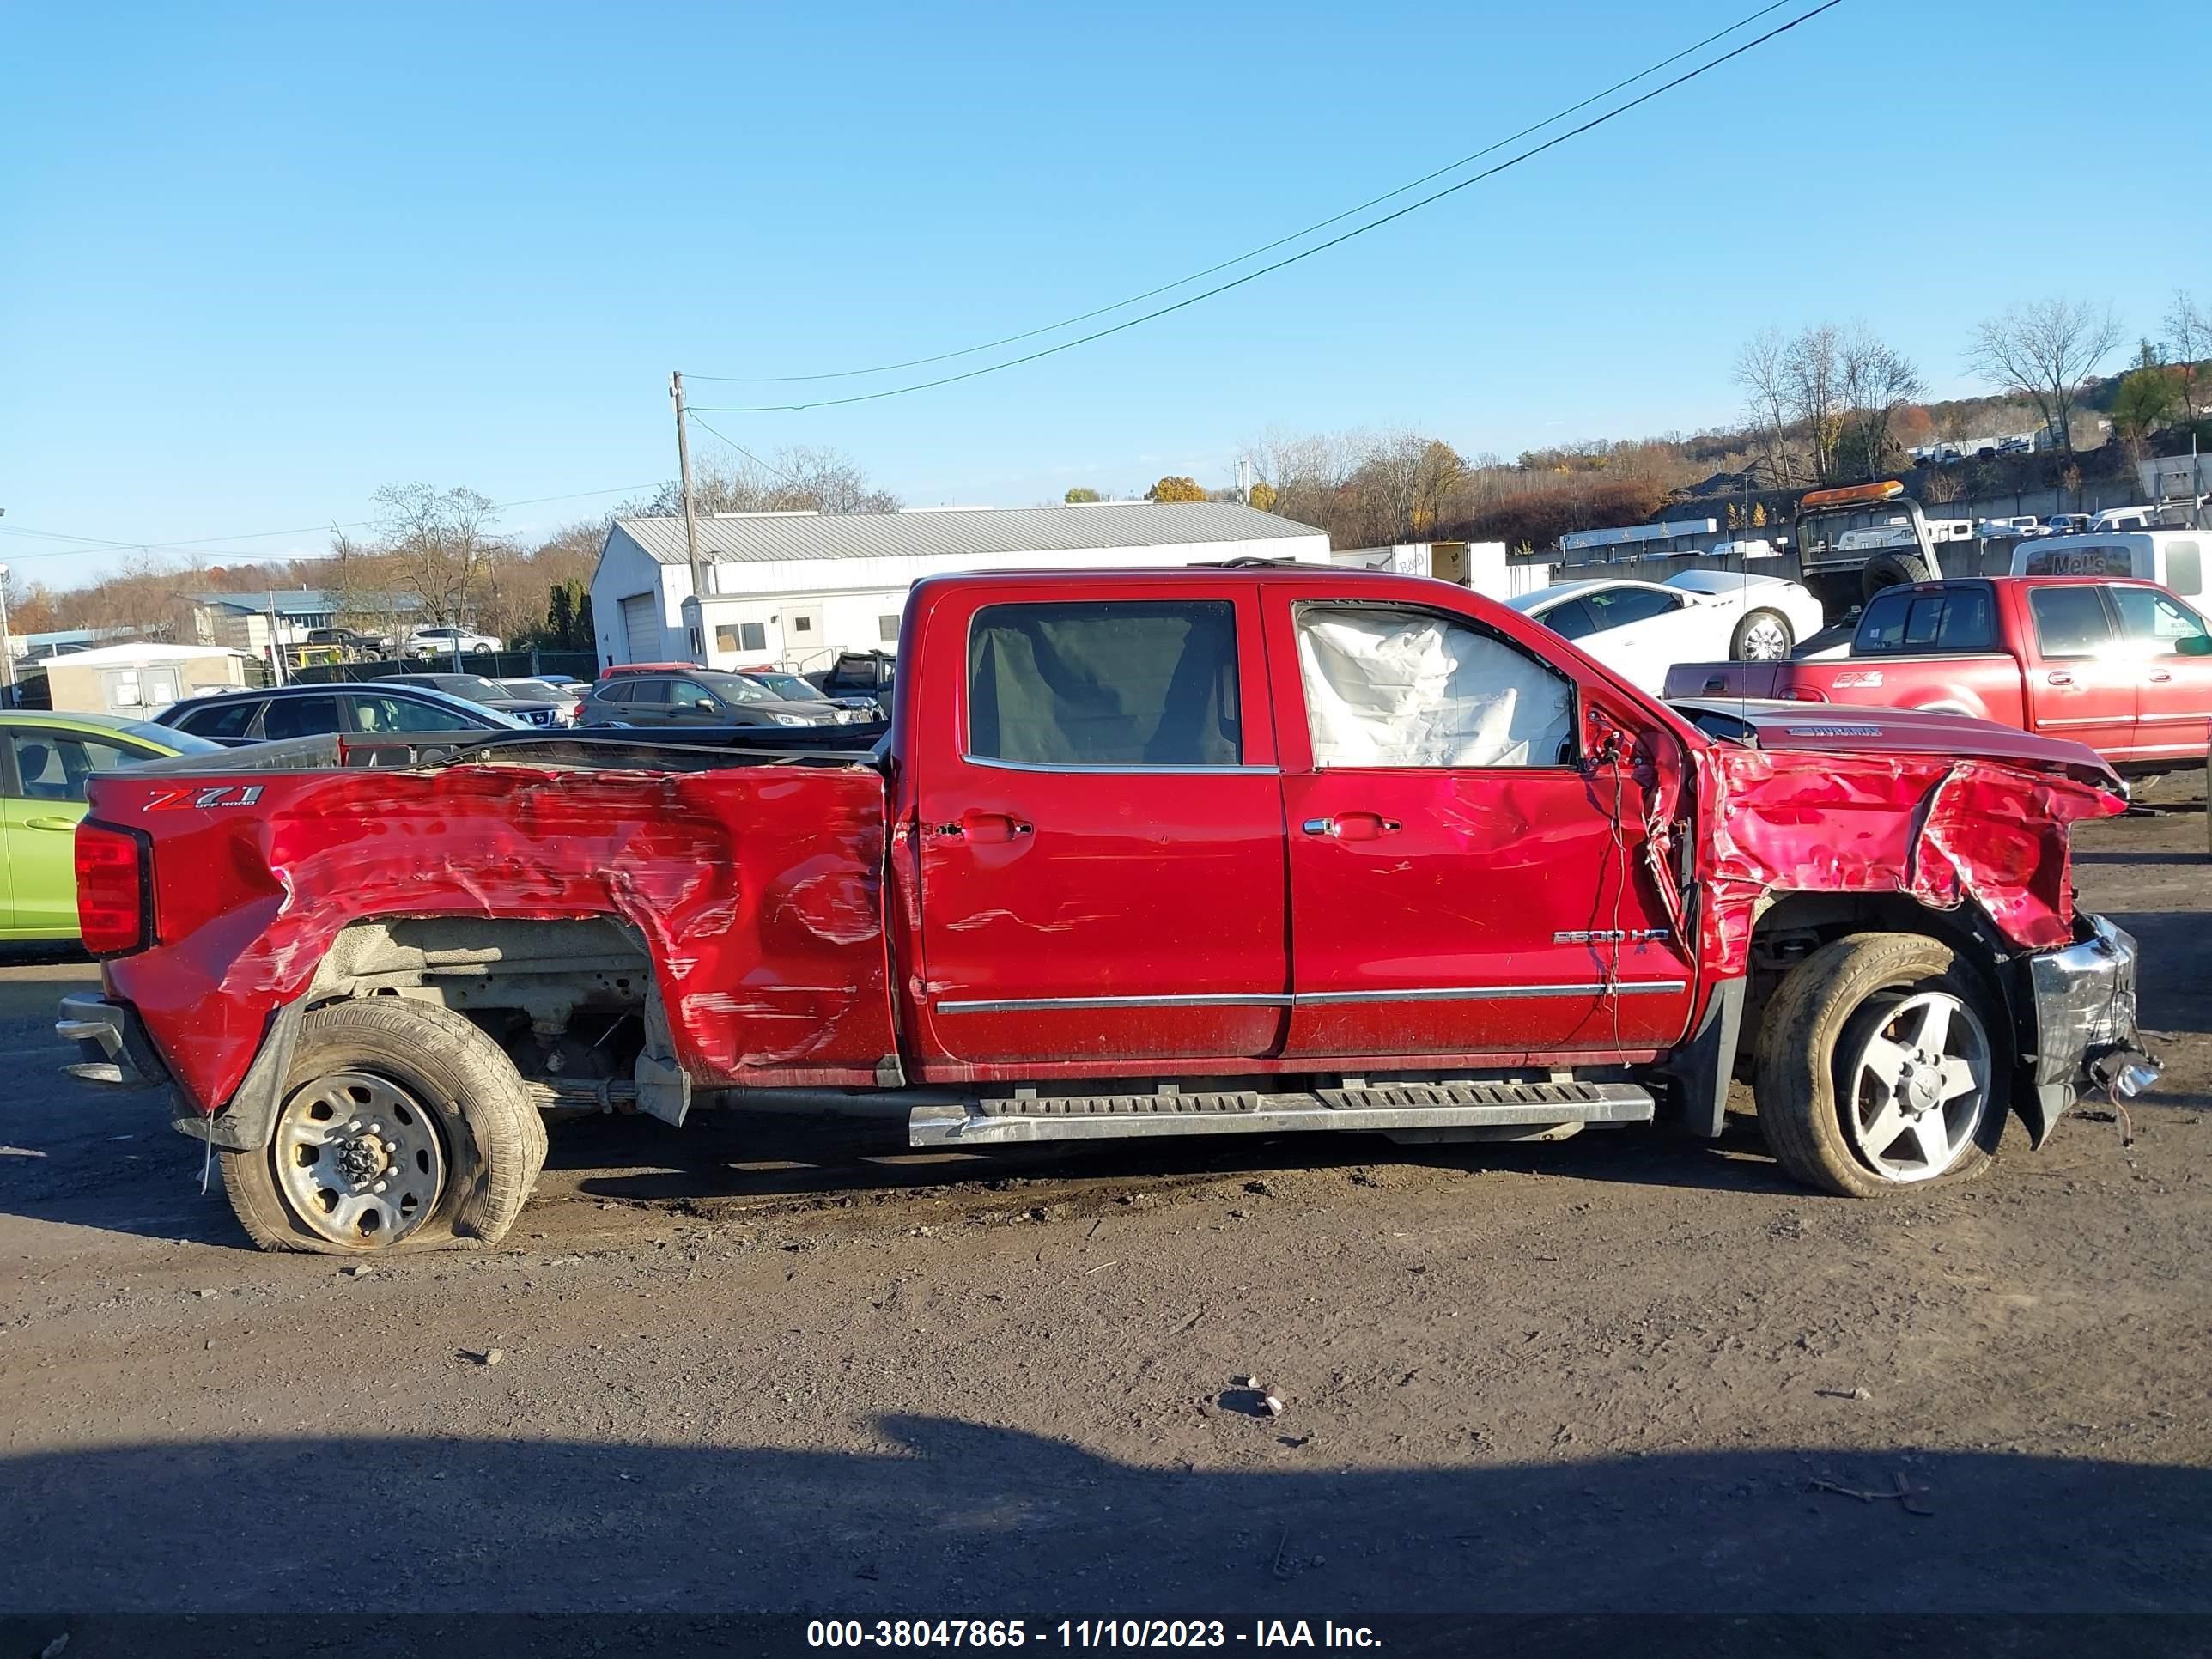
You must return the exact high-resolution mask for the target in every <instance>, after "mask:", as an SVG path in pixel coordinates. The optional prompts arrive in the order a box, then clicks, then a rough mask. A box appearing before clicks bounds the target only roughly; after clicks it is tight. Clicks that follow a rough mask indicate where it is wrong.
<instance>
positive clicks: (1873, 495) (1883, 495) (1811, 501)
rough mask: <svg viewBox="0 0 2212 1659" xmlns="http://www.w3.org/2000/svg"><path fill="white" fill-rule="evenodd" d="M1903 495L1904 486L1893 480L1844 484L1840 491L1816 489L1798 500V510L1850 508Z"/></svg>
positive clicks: (1891, 499) (1894, 498) (1890, 499)
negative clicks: (1860, 503)
mask: <svg viewBox="0 0 2212 1659" xmlns="http://www.w3.org/2000/svg"><path fill="white" fill-rule="evenodd" d="M1904 493H1905V486H1904V485H1903V484H1901V483H1898V481H1897V480H1896V479H1894V478H1892V479H1891V480H1890V481H1889V482H1888V483H1870V484H1846V485H1844V487H1843V488H1842V489H1816V490H1814V492H1813V493H1812V494H1811V495H1805V496H1802V497H1800V498H1799V500H1798V502H1797V505H1798V507H1800V508H1803V507H1850V506H1852V505H1855V504H1857V503H1858V502H1862V501H1895V500H1896V499H1897V498H1898V497H1899V495H1903V494H1904Z"/></svg>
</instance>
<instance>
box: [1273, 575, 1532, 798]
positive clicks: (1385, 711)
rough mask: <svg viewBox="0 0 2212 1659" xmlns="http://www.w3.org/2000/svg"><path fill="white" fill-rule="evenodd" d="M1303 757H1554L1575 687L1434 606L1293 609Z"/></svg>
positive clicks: (1493, 762) (1328, 760)
mask: <svg viewBox="0 0 2212 1659" xmlns="http://www.w3.org/2000/svg"><path fill="white" fill-rule="evenodd" d="M1297 630H1298V673H1299V678H1300V680H1301V681H1302V682H1303V684H1304V687H1305V697H1306V724H1307V728H1308V730H1309V731H1310V733H1311V735H1312V738H1313V751H1314V764H1315V765H1316V766H1318V767H1344V766H1387V767H1402V766H1424V767H1453V768H1464V767H1490V766H1562V765H1565V764H1568V763H1570V762H1571V759H1572V755H1573V747H1572V737H1573V732H1574V704H1575V700H1574V687H1573V685H1572V683H1571V682H1570V681H1569V680H1568V679H1567V678H1566V677H1565V675H1563V674H1561V673H1560V672H1559V671H1558V670H1557V669H1555V668H1553V666H1552V665H1550V664H1548V663H1547V662H1544V661H1542V660H1541V659H1538V658H1536V657H1533V656H1531V655H1529V654H1528V653H1527V652H1525V651H1523V650H1522V649H1521V648H1520V647H1518V646H1516V645H1511V644H1509V643H1507V642H1506V641H1504V640H1502V639H1499V638H1498V636H1497V635H1493V634H1489V633H1486V632H1484V631H1482V630H1480V629H1477V628H1475V627H1474V626H1473V625H1472V624H1470V623H1466V622H1463V621H1461V620H1459V619H1458V618H1455V617H1444V616H1440V615H1438V614H1437V613H1436V612H1433V611H1410V610H1398V609H1395V608H1392V607H1389V606H1383V605H1300V606H1299V607H1298V609H1297Z"/></svg>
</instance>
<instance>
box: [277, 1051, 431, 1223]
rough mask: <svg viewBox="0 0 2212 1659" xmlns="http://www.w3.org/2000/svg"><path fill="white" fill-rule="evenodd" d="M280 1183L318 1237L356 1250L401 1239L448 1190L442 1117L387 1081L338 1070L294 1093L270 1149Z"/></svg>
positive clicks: (278, 1124) (429, 1213) (303, 1219)
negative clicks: (438, 1122)
mask: <svg viewBox="0 0 2212 1659" xmlns="http://www.w3.org/2000/svg"><path fill="white" fill-rule="evenodd" d="M270 1157H271V1158H273V1159H274V1160H275V1163H276V1182H277V1185H278V1186H279V1187H280V1188H282V1189H283V1194H284V1197H285V1200H286V1202H287V1204H288V1205H289V1206H290V1208H291V1211H292V1212H293V1213H294V1214H295V1215H296V1216H298V1217H299V1218H300V1220H301V1222H302V1223H303V1224H304V1225H306V1226H307V1228H308V1229H309V1230H310V1231H313V1232H315V1233H317V1234H319V1236H320V1237H324V1238H326V1239H329V1240H330V1241H331V1243H335V1244H345V1245H349V1246H351V1247H353V1248H354V1249H369V1248H380V1247H383V1246H386V1245H390V1244H392V1243H397V1242H398V1240H400V1239H402V1238H404V1237H406V1236H407V1235H408V1234H409V1233H411V1232H413V1231H415V1229H416V1228H417V1227H419V1226H420V1225H422V1222H423V1221H424V1219H425V1218H428V1216H430V1215H431V1214H432V1213H433V1212H435V1211H436V1209H437V1207H438V1200H439V1199H440V1198H441V1197H442V1196H443V1195H444V1193H445V1189H446V1145H445V1140H444V1138H443V1137H442V1136H441V1134H440V1133H439V1132H438V1124H437V1120H436V1118H435V1115H433V1114H432V1113H431V1112H430V1110H429V1109H428V1108H427V1107H425V1106H424V1105H423V1104H422V1102H421V1101H419V1100H417V1099H416V1097H414V1096H413V1095H411V1094H410V1093H409V1092H408V1091H406V1090H404V1089H403V1088H401V1087H400V1086H399V1085H398V1084H396V1083H394V1082H392V1080H391V1079H389V1078H381V1077H377V1076H374V1075H373V1074H371V1073H367V1072H332V1073H329V1074H328V1075H326V1076H324V1077H319V1078H317V1079H315V1080H314V1081H313V1082H312V1083H309V1084H307V1085H305V1086H303V1087H301V1089H299V1090H298V1091H295V1093H294V1094H293V1096H292V1097H291V1099H289V1101H287V1102H285V1103H284V1109H283V1112H282V1113H280V1114H279V1115H278V1116H277V1119H276V1139H275V1141H274V1143H273V1144H272V1145H271V1146H270Z"/></svg>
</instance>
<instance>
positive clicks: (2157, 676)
mask: <svg viewBox="0 0 2212 1659" xmlns="http://www.w3.org/2000/svg"><path fill="white" fill-rule="evenodd" d="M2172 678H2173V676H2172V675H2171V674H2169V673H2167V672H2166V670H2164V669H2163V668H2154V669H2152V670H2151V672H2150V683H2151V684H2153V685H2164V684H2167V683H2168V682H2169V681H2171V680H2172Z"/></svg>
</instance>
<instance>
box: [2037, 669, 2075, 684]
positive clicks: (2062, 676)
mask: <svg viewBox="0 0 2212 1659" xmlns="http://www.w3.org/2000/svg"><path fill="white" fill-rule="evenodd" d="M2043 678H2045V680H2047V681H2049V682H2050V683H2051V684H2053V685H2071V684H2074V677H2073V676H2072V675H2071V674H2069V673H2068V672H2066V671H2065V670H2063V669H2053V670H2052V671H2051V672H2050V673H2048V674H2045V676H2044V677H2043Z"/></svg>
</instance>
